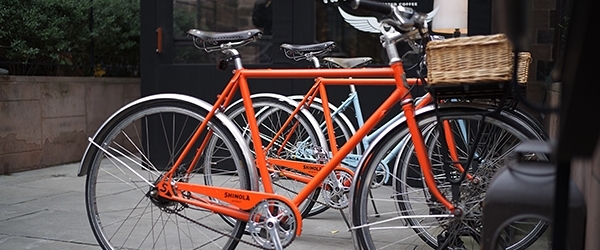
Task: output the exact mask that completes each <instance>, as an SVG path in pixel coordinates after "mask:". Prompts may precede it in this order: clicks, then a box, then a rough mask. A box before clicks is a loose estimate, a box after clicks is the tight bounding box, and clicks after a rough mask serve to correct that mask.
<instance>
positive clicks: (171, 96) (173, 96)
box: [77, 94, 258, 190]
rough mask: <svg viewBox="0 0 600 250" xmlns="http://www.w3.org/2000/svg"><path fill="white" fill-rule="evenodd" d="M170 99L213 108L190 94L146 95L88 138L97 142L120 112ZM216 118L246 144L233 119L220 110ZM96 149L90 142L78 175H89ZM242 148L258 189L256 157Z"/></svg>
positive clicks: (240, 141) (253, 185)
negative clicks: (89, 165)
mask: <svg viewBox="0 0 600 250" xmlns="http://www.w3.org/2000/svg"><path fill="white" fill-rule="evenodd" d="M169 100H172V101H183V102H187V103H190V104H193V105H195V106H197V107H199V108H201V109H204V110H206V111H207V112H210V110H212V108H213V105H212V104H209V103H207V102H206V101H203V100H200V99H198V98H195V97H192V96H188V95H182V94H155V95H150V96H146V97H143V98H140V99H137V100H135V101H133V102H130V103H129V104H127V105H125V106H123V107H122V108H120V109H119V110H117V111H116V112H114V113H113V114H112V115H111V116H110V117H109V118H108V119H106V120H105V121H104V123H103V124H102V125H101V126H100V127H99V128H98V130H96V133H95V134H94V136H93V137H90V138H89V139H88V140H90V141H94V142H95V141H96V139H97V138H98V136H99V135H102V134H103V133H105V130H106V129H108V128H107V125H108V124H109V123H110V122H111V120H112V119H115V117H117V116H119V115H120V114H122V113H123V112H125V111H127V110H129V109H131V108H135V107H137V106H139V105H145V103H147V102H152V101H169ZM215 118H216V119H218V120H219V121H220V122H221V123H222V124H223V125H224V126H225V127H226V128H227V129H228V130H229V131H230V132H231V133H232V134H233V136H234V139H235V140H236V141H238V143H240V144H245V140H244V139H243V137H242V134H241V132H240V131H239V129H238V128H237V127H236V126H235V125H234V124H233V122H232V121H231V120H229V118H227V116H226V115H225V114H223V113H222V112H220V111H217V113H216V114H215ZM96 150H98V148H97V147H95V146H94V145H93V144H92V143H88V146H87V148H86V150H85V152H84V154H83V157H82V160H81V163H80V165H79V170H78V171H77V176H84V175H87V173H88V170H89V169H88V168H89V167H85V166H88V164H89V162H90V161H91V160H92V159H91V157H93V156H94V155H95V154H94V153H95V151H96ZM241 150H242V153H243V154H244V160H245V161H246V163H247V165H248V168H249V174H250V177H251V178H250V179H251V180H252V181H251V183H250V185H251V189H252V190H258V181H257V180H258V173H257V172H256V167H255V163H254V159H253V157H251V156H252V153H251V152H250V149H249V148H248V147H242V148H241ZM252 176H254V177H256V178H252Z"/></svg>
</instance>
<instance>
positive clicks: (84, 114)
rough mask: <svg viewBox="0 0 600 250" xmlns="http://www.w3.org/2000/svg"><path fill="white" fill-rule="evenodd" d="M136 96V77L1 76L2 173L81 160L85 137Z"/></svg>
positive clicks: (0, 165) (137, 79)
mask: <svg viewBox="0 0 600 250" xmlns="http://www.w3.org/2000/svg"><path fill="white" fill-rule="evenodd" d="M139 97H140V79H139V78H92V77H43V76H42V77H35V76H0V174H9V173H12V172H19V171H25V170H31V169H36V168H43V167H47V166H54V165H61V164H65V163H72V162H77V161H80V160H81V157H82V156H83V152H84V150H85V148H86V147H87V138H88V137H89V136H92V135H93V134H94V133H95V131H96V130H97V129H98V127H99V126H100V125H101V124H102V123H103V122H104V120H105V119H106V118H107V117H108V116H110V115H111V114H112V113H113V112H114V111H116V110H117V109H118V108H120V107H121V106H123V105H124V104H126V103H128V102H130V101H132V100H134V99H136V98H139Z"/></svg>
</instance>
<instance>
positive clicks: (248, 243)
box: [172, 183, 343, 250]
mask: <svg viewBox="0 0 600 250" xmlns="http://www.w3.org/2000/svg"><path fill="white" fill-rule="evenodd" d="M275 185H276V186H278V187H280V188H282V189H285V190H286V191H288V192H291V193H294V194H298V193H297V192H296V191H294V190H291V189H289V188H287V187H285V186H283V185H281V184H278V183H275ZM309 199H310V200H312V201H314V202H315V203H319V204H321V205H323V206H326V207H328V208H331V209H336V210H343V208H336V207H332V206H331V205H329V204H326V203H324V202H321V201H318V200H316V199H313V198H309ZM172 213H174V214H176V215H178V216H179V217H181V218H183V219H186V220H188V221H191V222H193V223H194V224H196V225H198V226H201V227H203V228H206V229H208V230H210V231H213V232H215V233H217V234H220V235H222V236H225V237H229V238H231V239H233V240H235V241H238V242H241V243H244V244H246V245H249V246H253V247H256V248H258V249H265V250H270V248H266V247H263V246H260V245H258V244H256V243H253V242H250V241H247V240H242V239H241V238H237V237H233V236H231V235H229V234H226V233H223V232H221V231H218V230H216V229H214V228H212V227H209V226H207V225H204V224H202V223H200V222H198V221H196V220H193V219H191V218H189V217H187V216H185V215H183V214H181V213H180V212H179V211H172ZM300 219H302V218H300ZM291 244H292V242H289V243H288V244H287V245H285V246H283V248H286V247H288V246H289V245H291Z"/></svg>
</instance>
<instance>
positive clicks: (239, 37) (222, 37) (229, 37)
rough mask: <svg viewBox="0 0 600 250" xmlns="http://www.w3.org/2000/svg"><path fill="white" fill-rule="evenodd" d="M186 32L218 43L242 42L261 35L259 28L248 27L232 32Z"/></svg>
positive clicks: (192, 30) (206, 40) (205, 40)
mask: <svg viewBox="0 0 600 250" xmlns="http://www.w3.org/2000/svg"><path fill="white" fill-rule="evenodd" d="M187 33H188V34H190V35H192V36H194V37H195V38H197V39H200V40H202V41H204V42H207V43H210V44H213V45H219V44H223V43H230V42H234V43H235V42H242V41H247V40H255V39H258V38H260V36H261V35H262V31H261V30H259V29H249V30H242V31H233V32H212V31H202V30H197V29H190V30H189V31H188V32H187Z"/></svg>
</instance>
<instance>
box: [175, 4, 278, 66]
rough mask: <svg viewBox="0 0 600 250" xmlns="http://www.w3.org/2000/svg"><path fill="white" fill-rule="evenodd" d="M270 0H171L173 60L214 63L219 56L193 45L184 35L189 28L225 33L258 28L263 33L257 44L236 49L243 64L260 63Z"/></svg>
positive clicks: (267, 30) (263, 59)
mask: <svg viewBox="0 0 600 250" xmlns="http://www.w3.org/2000/svg"><path fill="white" fill-rule="evenodd" d="M270 3H271V0H174V1H173V32H174V34H173V35H174V39H175V58H174V63H210V64H214V63H215V62H217V61H218V60H219V59H220V58H223V55H222V54H221V53H219V52H213V53H206V52H204V51H202V50H199V49H198V48H196V47H194V46H193V43H192V42H191V39H190V38H189V37H187V33H186V32H187V31H188V30H189V29H199V30H204V31H214V32H229V31H239V30H245V29H256V28H260V29H262V30H263V32H264V35H263V37H262V38H261V39H260V40H259V42H258V43H252V44H249V45H246V46H244V47H242V48H240V49H239V51H240V54H241V56H242V60H243V62H244V63H264V62H268V61H269V57H268V56H267V55H268V54H267V51H268V48H269V46H270V44H271V39H270V37H271V34H270V28H269V27H270V22H271V19H270V18H271V13H272V12H271V9H270Z"/></svg>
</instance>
